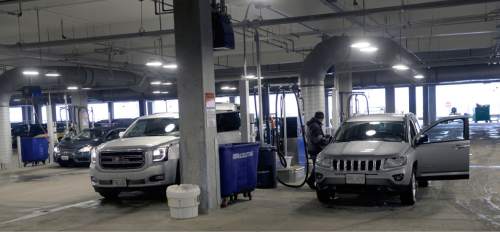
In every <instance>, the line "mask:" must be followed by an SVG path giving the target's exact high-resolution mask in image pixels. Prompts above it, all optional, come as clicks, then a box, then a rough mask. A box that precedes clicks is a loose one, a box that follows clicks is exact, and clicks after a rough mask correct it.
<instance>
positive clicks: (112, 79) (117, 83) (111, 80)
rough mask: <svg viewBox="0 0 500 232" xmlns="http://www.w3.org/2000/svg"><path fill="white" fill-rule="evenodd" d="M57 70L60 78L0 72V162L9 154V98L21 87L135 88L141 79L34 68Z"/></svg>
mask: <svg viewBox="0 0 500 232" xmlns="http://www.w3.org/2000/svg"><path fill="white" fill-rule="evenodd" d="M42 69H43V70H47V71H57V72H58V73H60V74H61V76H60V77H46V76H44V75H43V73H40V75H39V76H34V77H33V76H31V77H30V76H25V75H23V74H22V70H21V69H12V70H9V71H7V72H5V73H3V74H2V75H0V80H1V81H2V84H1V85H0V138H2V139H0V162H1V163H5V164H8V163H10V162H11V156H12V141H11V140H12V138H11V136H12V135H11V126H10V119H9V102H10V97H11V96H12V94H14V93H15V92H16V91H18V90H20V89H21V88H23V87H25V86H40V87H42V88H43V89H58V88H61V87H63V88H66V86H68V85H78V86H85V87H93V88H106V87H123V88H131V87H137V86H139V85H140V84H142V83H144V80H143V79H144V78H141V77H139V76H138V75H136V74H134V73H130V72H123V71H111V72H110V71H108V70H103V69H90V68H81V67H43V68H38V70H42Z"/></svg>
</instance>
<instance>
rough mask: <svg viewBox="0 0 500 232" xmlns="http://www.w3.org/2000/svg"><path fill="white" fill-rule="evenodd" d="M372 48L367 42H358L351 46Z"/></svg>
mask: <svg viewBox="0 0 500 232" xmlns="http://www.w3.org/2000/svg"><path fill="white" fill-rule="evenodd" d="M370 46H371V44H370V43H369V42H366V41H357V42H354V43H352V44H351V48H367V47H370Z"/></svg>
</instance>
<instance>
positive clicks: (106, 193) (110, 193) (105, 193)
mask: <svg viewBox="0 0 500 232" xmlns="http://www.w3.org/2000/svg"><path fill="white" fill-rule="evenodd" d="M96 191H97V192H98V193H99V195H101V196H102V197H104V199H106V200H116V199H118V196H119V195H120V191H118V190H115V189H98V190H96Z"/></svg>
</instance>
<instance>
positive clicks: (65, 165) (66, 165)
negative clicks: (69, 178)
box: [59, 162, 69, 168]
mask: <svg viewBox="0 0 500 232" xmlns="http://www.w3.org/2000/svg"><path fill="white" fill-rule="evenodd" d="M59 167H61V168H67V167H69V165H68V164H67V163H63V162H60V163H59Z"/></svg>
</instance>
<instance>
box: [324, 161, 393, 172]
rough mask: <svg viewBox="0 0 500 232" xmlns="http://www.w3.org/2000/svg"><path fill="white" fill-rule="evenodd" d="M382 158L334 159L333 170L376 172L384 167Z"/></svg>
mask: <svg viewBox="0 0 500 232" xmlns="http://www.w3.org/2000/svg"><path fill="white" fill-rule="evenodd" d="M382 167H383V165H382V159H377V160H350V159H334V160H333V170H334V171H340V172H359V171H361V172H374V171H380V170H381V169H382Z"/></svg>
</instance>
